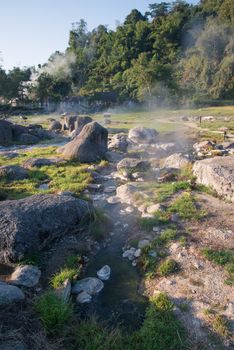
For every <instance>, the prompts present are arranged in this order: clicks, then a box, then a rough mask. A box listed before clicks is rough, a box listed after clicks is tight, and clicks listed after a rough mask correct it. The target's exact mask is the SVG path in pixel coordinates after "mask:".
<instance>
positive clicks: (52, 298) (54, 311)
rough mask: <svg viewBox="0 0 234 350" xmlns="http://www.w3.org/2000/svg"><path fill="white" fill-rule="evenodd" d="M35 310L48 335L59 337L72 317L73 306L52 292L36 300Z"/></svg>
mask: <svg viewBox="0 0 234 350" xmlns="http://www.w3.org/2000/svg"><path fill="white" fill-rule="evenodd" d="M35 309H36V311H37V313H38V315H39V317H40V320H41V322H42V324H43V326H44V328H45V330H46V332H47V334H48V335H59V334H60V333H61V332H62V331H63V329H64V326H65V325H66V323H67V322H68V321H69V319H70V318H71V315H72V305H71V304H70V303H66V302H64V301H63V300H62V299H61V298H59V297H58V296H57V295H55V294H54V292H52V291H47V292H45V293H44V294H43V295H42V296H40V297H39V298H37V299H36V300H35Z"/></svg>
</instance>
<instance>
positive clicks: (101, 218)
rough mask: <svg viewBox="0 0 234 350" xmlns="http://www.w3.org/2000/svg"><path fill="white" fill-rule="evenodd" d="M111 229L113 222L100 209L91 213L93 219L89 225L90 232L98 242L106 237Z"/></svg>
mask: <svg viewBox="0 0 234 350" xmlns="http://www.w3.org/2000/svg"><path fill="white" fill-rule="evenodd" d="M110 228H111V221H110V219H109V217H108V216H107V215H106V214H105V212H104V211H103V210H102V209H100V208H98V209H95V211H93V212H92V213H91V218H90V221H89V225H88V228H87V230H88V232H89V234H90V235H92V236H93V238H94V239H96V240H97V241H100V240H102V239H103V238H104V237H106V235H107V233H108V232H109V230H110Z"/></svg>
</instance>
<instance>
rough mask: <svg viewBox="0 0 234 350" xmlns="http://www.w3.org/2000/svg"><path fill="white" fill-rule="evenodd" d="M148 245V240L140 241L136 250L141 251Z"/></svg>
mask: <svg viewBox="0 0 234 350" xmlns="http://www.w3.org/2000/svg"><path fill="white" fill-rule="evenodd" d="M148 245H150V241H149V240H148V239H142V240H141V241H139V242H138V248H140V249H142V248H145V247H147V246H148Z"/></svg>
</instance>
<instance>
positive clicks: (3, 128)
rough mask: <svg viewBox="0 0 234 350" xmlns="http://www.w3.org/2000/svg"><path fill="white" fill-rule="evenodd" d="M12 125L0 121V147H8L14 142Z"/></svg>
mask: <svg viewBox="0 0 234 350" xmlns="http://www.w3.org/2000/svg"><path fill="white" fill-rule="evenodd" d="M11 126H12V124H11V123H10V122H8V121H6V120H0V145H3V146H4V145H8V144H10V143H11V142H12V138H13V134H12V127H11Z"/></svg>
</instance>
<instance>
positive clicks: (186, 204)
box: [168, 192, 207, 220]
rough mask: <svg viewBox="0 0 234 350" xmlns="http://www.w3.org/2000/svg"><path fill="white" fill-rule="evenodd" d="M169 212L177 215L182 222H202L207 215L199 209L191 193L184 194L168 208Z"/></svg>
mask: <svg viewBox="0 0 234 350" xmlns="http://www.w3.org/2000/svg"><path fill="white" fill-rule="evenodd" d="M168 212H170V213H176V214H178V215H179V217H180V218H181V219H182V220H188V219H190V220H200V219H202V218H204V217H205V216H206V215H207V214H206V212H205V211H204V210H200V209H198V208H197V206H196V203H195V199H194V196H193V195H192V194H191V193H190V192H185V193H183V194H182V195H181V196H180V197H178V198H177V199H175V201H174V202H173V203H172V204H171V205H170V207H169V208H168Z"/></svg>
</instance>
